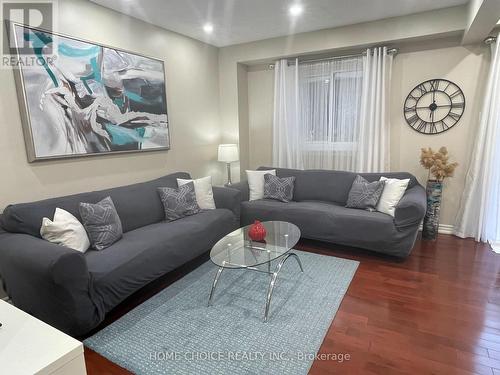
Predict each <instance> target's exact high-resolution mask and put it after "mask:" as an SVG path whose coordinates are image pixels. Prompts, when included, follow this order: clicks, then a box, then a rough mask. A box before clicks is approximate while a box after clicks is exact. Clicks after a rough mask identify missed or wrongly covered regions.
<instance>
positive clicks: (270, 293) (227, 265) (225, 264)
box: [208, 253, 304, 322]
mask: <svg viewBox="0 0 500 375" xmlns="http://www.w3.org/2000/svg"><path fill="white" fill-rule="evenodd" d="M290 257H293V258H295V260H296V261H297V263H298V264H299V267H300V272H304V268H303V267H302V263H301V261H300V258H299V256H298V255H297V254H295V253H286V254H284V255H283V256H282V257H281V260H280V261H279V263H278V264H277V265H276V267H275V269H274V272H271V263H270V262H269V263H268V266H267V269H268V270H267V271H264V270H261V269H259V268H257V267H249V266H240V265H237V264H231V263H229V262H225V261H223V262H222V266H220V267H219V269H218V270H217V273H216V274H215V277H214V282H213V283H212V289H211V290H210V296H209V297H208V306H211V305H212V299H213V297H214V293H215V289H216V287H217V283H218V281H219V278H220V275H221V274H222V271H223V270H224V269H225V268H232V269H246V270H250V271H257V272H262V273H267V274H268V275H270V276H271V280H270V281H269V287H268V290H267V297H266V308H265V311H264V322H267V319H268V315H269V308H270V306H271V299H272V297H273V291H274V286H275V285H276V279H277V278H278V275H279V273H280V271H281V268H282V267H283V264H285V262H286V261H287V259H288V258H290ZM231 266H233V267H231ZM234 266H237V267H239V268H235V267H234Z"/></svg>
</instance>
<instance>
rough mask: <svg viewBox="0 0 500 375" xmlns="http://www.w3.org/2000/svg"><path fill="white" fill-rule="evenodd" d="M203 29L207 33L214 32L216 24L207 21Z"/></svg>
mask: <svg viewBox="0 0 500 375" xmlns="http://www.w3.org/2000/svg"><path fill="white" fill-rule="evenodd" d="M203 31H205V32H206V33H207V34H212V32H213V31H214V25H212V24H211V23H206V24H204V25H203Z"/></svg>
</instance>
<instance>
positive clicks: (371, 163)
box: [356, 47, 393, 172]
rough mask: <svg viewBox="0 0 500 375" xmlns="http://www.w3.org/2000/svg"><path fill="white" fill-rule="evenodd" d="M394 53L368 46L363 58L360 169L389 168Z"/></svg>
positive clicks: (369, 170)
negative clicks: (390, 101) (390, 103)
mask: <svg viewBox="0 0 500 375" xmlns="http://www.w3.org/2000/svg"><path fill="white" fill-rule="evenodd" d="M392 60H393V56H392V55H390V54H387V48H386V47H378V48H373V49H372V50H370V49H368V50H367V51H366V56H365V57H364V58H363V90H362V98H361V114H360V122H361V127H360V137H359V148H358V150H359V153H358V159H357V165H356V171H357V172H386V171H388V170H389V160H390V159H389V157H390V155H389V143H390V122H389V100H390V88H391V75H392Z"/></svg>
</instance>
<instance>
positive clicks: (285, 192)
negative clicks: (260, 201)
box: [264, 173, 295, 203]
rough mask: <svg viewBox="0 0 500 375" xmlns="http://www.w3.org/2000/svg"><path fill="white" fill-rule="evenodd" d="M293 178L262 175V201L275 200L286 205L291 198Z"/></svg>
mask: <svg viewBox="0 0 500 375" xmlns="http://www.w3.org/2000/svg"><path fill="white" fill-rule="evenodd" d="M294 183H295V177H284V178H280V177H276V176H274V175H272V174H270V173H266V174H265V175H264V199H276V200H279V201H281V202H285V203H288V202H290V201H291V200H292V197H293V187H294Z"/></svg>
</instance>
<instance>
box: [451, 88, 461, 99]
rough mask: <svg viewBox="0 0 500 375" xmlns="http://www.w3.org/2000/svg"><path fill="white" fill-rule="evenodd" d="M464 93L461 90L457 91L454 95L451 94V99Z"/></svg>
mask: <svg viewBox="0 0 500 375" xmlns="http://www.w3.org/2000/svg"><path fill="white" fill-rule="evenodd" d="M461 92H462V91H460V89H458V90H457V91H454V92H453V93H451V94H450V98H454V97H455V96H457V95H460V93H461Z"/></svg>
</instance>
